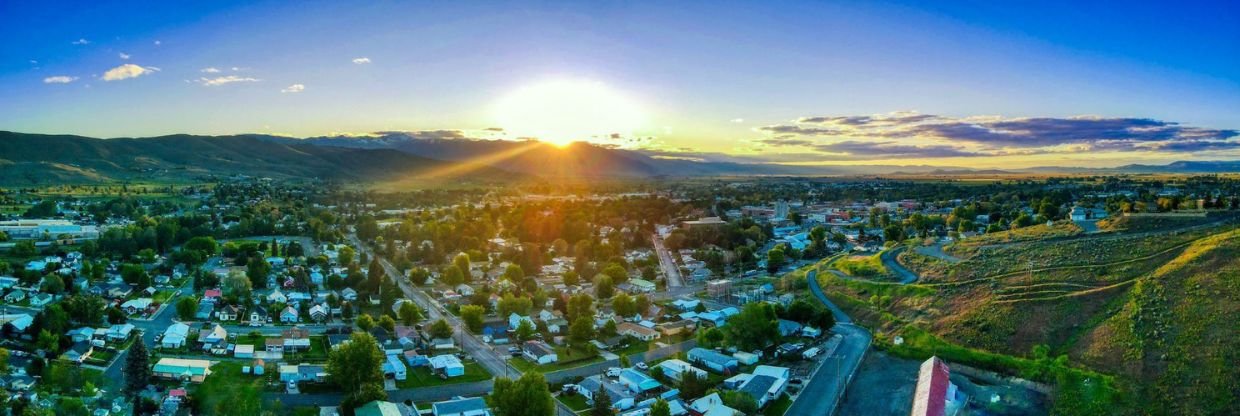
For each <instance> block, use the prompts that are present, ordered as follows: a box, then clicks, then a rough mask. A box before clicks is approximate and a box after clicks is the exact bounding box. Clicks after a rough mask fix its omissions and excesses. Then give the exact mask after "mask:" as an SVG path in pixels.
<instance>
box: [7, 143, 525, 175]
mask: <svg viewBox="0 0 1240 416" xmlns="http://www.w3.org/2000/svg"><path fill="white" fill-rule="evenodd" d="M454 167H455V164H453V163H449V162H443V161H439V160H432V159H429V158H424V157H419V156H415V155H411V154H408V153H404V152H399V151H396V150H392V149H350V148H342V147H330V146H315V145H312V144H308V143H307V144H303V143H292V142H284V141H280V140H275V139H273V138H272V137H271V136H260V135H236V136H214V137H213V136H191V135H171V136H160V137H150V138H118V139H95V138H89V137H82V136H71V135H43V134H25V133H14V132H5V131H0V184H4V185H37V184H48V183H100V182H110V181H121V180H128V181H134V180H172V181H187V180H194V179H196V178H201V177H206V176H226V175H234V174H244V175H250V176H255V177H273V178H297V179H322V180H333V181H389V180H399V179H405V178H409V177H414V176H418V175H425V174H428V173H434V172H438V171H448V172H456V173H461V174H466V175H469V176H470V177H471V178H493V179H500V178H505V177H511V174H507V173H504V172H500V171H498V170H496V169H492V168H486V167H483V168H481V169H469V170H459V169H453V168H454Z"/></svg>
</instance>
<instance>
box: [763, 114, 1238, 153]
mask: <svg viewBox="0 0 1240 416" xmlns="http://www.w3.org/2000/svg"><path fill="white" fill-rule="evenodd" d="M755 130H756V131H758V132H761V133H765V134H766V137H765V138H762V139H759V140H757V141H756V142H757V143H758V144H760V145H765V146H776V147H803V148H807V149H813V150H816V151H820V152H827V153H845V154H859V155H860V154H866V155H878V154H881V155H885V156H889V157H918V156H919V157H962V156H979V155H989V156H1003V155H1014V154H1035V153H1064V152H1082V151H1113V152H1116V151H1119V152H1122V151H1164V152H1198V151H1209V150H1224V149H1233V148H1240V142H1236V141H1233V139H1235V138H1237V137H1238V136H1240V131H1237V130H1233V129H1211V128H1201V127H1190V126H1184V125H1181V124H1180V123H1176V122H1170V121H1163V120H1155V119H1148V118H1123V117H1099V116H1075V117H1064V118H1055V117H1022V118H1006V117H998V116H974V117H944V116H936V115H928V114H917V113H911V112H900V113H890V114H878V115H859V116H815V117H802V118H799V119H797V120H795V121H793V122H791V123H788V124H776V125H769V126H762V127H758V128H756V129H755ZM910 146H911V147H910Z"/></svg>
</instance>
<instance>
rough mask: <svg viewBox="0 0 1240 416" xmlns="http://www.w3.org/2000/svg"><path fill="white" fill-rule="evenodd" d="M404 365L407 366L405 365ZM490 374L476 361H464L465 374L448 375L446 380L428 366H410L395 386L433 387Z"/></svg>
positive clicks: (483, 378) (472, 379)
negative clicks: (406, 375) (402, 378)
mask: <svg viewBox="0 0 1240 416" xmlns="http://www.w3.org/2000/svg"><path fill="white" fill-rule="evenodd" d="M406 367H408V366H407V365H406ZM490 379H491V374H490V373H487V370H486V369H484V368H482V366H481V365H478V363H476V362H467V363H465V374H464V375H461V376H457V377H450V378H448V379H447V380H444V379H441V378H439V376H437V375H435V374H432V373H431V369H430V367H417V368H410V369H409V371H408V377H406V378H405V379H404V380H402V381H397V382H396V387H399V388H402V389H410V388H417V387H435V386H446V385H449V384H460V383H472V382H475V381H484V380H490Z"/></svg>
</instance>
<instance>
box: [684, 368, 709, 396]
mask: <svg viewBox="0 0 1240 416" xmlns="http://www.w3.org/2000/svg"><path fill="white" fill-rule="evenodd" d="M686 374H689V373H686ZM706 387H707V386H706V382H705V381H704V380H702V379H700V378H697V377H681V378H680V386H679V387H678V388H679V389H680V395H681V397H684V398H685V400H689V399H696V398H698V397H702V396H704V395H706Z"/></svg>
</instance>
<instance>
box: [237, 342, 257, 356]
mask: <svg viewBox="0 0 1240 416" xmlns="http://www.w3.org/2000/svg"><path fill="white" fill-rule="evenodd" d="M233 357H236V358H254V346H253V345H250V344H237V346H236V347H235V348H233Z"/></svg>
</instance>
